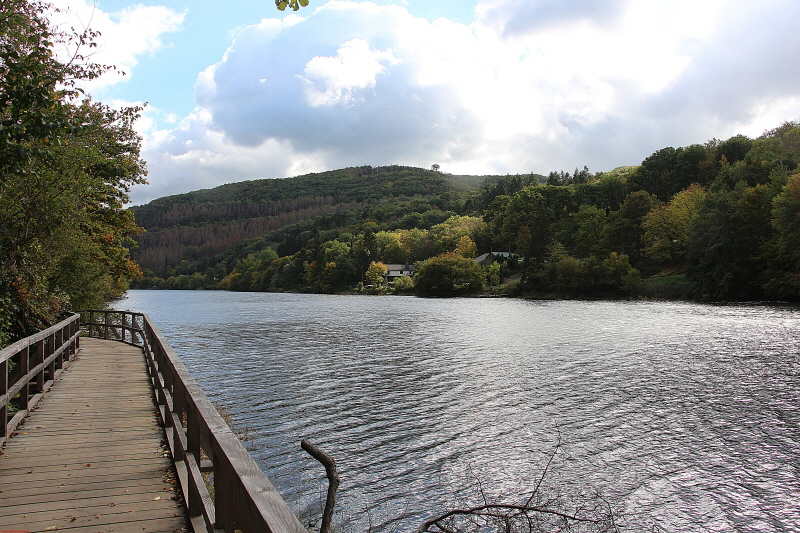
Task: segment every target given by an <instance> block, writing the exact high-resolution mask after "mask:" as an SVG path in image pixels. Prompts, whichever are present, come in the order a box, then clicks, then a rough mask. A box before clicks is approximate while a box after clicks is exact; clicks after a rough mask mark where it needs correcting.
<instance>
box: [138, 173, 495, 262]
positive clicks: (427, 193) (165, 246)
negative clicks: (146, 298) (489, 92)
mask: <svg viewBox="0 0 800 533" xmlns="http://www.w3.org/2000/svg"><path fill="white" fill-rule="evenodd" d="M482 178H483V177H481V179H480V180H479V179H477V178H476V177H472V176H459V177H453V176H447V175H445V174H441V173H439V172H435V171H432V170H425V169H421V168H413V167H404V166H387V167H371V166H363V167H354V168H345V169H341V170H333V171H329V172H321V173H314V174H307V175H304V176H298V177H294V178H286V179H263V180H254V181H243V182H239V183H231V184H226V185H221V186H219V187H215V188H213V189H205V190H199V191H194V192H189V193H185V194H178V195H174V196H166V197H163V198H159V199H156V200H153V201H152V202H150V203H148V204H146V205H142V206H136V207H132V208H131V210H132V211H133V212H134V214H135V216H136V221H137V223H138V224H139V225H140V226H142V227H144V228H145V229H146V230H147V231H146V232H145V233H143V234H142V235H140V236H139V237H138V238H137V240H138V250H135V251H134V257H135V258H136V260H137V261H138V263H139V264H140V266H141V267H142V269H144V270H145V271H146V272H147V271H150V272H152V274H155V275H156V276H158V277H168V276H170V275H172V273H173V269H174V268H175V267H178V266H180V265H182V266H183V268H182V271H183V270H186V271H189V272H194V271H197V269H198V268H199V267H200V265H198V264H197V263H198V261H199V262H200V264H205V262H206V261H203V260H204V259H208V258H210V257H213V256H217V255H219V254H222V253H224V252H226V251H229V250H231V248H233V247H234V246H236V245H237V244H239V243H240V242H242V241H244V240H246V239H251V238H254V237H258V236H262V235H264V234H266V233H269V232H272V231H275V230H278V229H280V228H282V227H284V226H286V225H289V224H294V223H298V222H301V221H305V220H309V219H315V218H318V217H322V216H325V215H334V214H336V213H345V212H349V211H352V210H354V209H358V208H361V209H362V210H363V208H367V207H370V206H371V208H372V209H371V210H372V211H374V209H375V208H376V207H380V206H382V208H383V210H385V211H386V212H385V213H383V214H381V213H377V214H376V213H372V214H370V215H366V216H369V217H371V218H374V217H376V216H377V217H378V218H380V217H381V216H383V217H384V218H392V217H394V218H399V217H402V216H405V215H407V214H408V213H409V212H412V213H417V214H420V215H421V214H423V213H425V212H427V211H434V212H435V211H439V212H445V211H448V216H449V215H452V214H454V212H449V208H451V207H452V204H453V201H454V198H455V197H456V196H457V194H458V193H457V191H463V190H464V189H469V188H473V187H474V186H475V184H477V183H479V181H483V179H482ZM412 200H413V201H412ZM399 204H402V205H399ZM411 204H413V205H411ZM392 206H393V207H392ZM434 218H435V219H436V220H435V221H434V222H441V220H440V219H442V220H443V218H442V217H441V216H435V217H434ZM444 218H446V216H445V217H444ZM187 263H191V265H190V264H187Z"/></svg>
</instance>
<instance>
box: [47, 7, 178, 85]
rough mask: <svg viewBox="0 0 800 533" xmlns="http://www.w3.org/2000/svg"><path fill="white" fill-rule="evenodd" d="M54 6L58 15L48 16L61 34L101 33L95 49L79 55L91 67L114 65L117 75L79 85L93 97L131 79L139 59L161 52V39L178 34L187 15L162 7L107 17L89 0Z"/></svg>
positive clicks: (69, 51) (131, 9)
mask: <svg viewBox="0 0 800 533" xmlns="http://www.w3.org/2000/svg"><path fill="white" fill-rule="evenodd" d="M53 5H54V6H55V7H57V8H58V9H59V11H58V12H56V13H53V14H52V15H51V17H50V18H51V22H52V23H53V24H54V25H56V26H57V27H59V28H61V29H62V30H64V31H69V30H70V29H73V30H74V31H76V32H78V33H80V32H83V31H84V30H86V29H91V30H93V31H98V32H100V35H99V36H98V37H97V38H96V39H95V43H96V44H97V47H96V48H93V49H84V50H80V51H79V52H80V53H82V54H89V56H90V60H91V61H92V62H94V63H98V64H102V65H114V66H115V67H116V69H117V71H116V73H114V72H110V73H107V74H105V75H103V76H100V77H99V78H96V79H94V80H91V81H85V82H83V83H82V86H83V87H84V88H85V89H88V90H89V91H90V92H92V93H95V94H97V93H100V92H101V91H102V90H103V89H104V88H107V87H108V86H110V85H114V84H116V83H119V82H121V81H123V80H125V79H126V77H127V76H130V75H131V73H132V72H133V69H134V67H135V66H136V65H137V64H138V62H139V58H140V57H141V56H142V55H144V54H152V53H155V52H156V51H158V50H159V49H161V48H163V47H164V46H165V44H164V42H163V35H164V34H165V33H170V32H176V31H178V30H180V29H181V26H182V24H183V20H184V17H185V15H186V13H185V12H183V13H179V12H177V11H175V10H173V9H170V8H167V7H164V6H144V5H136V6H132V7H127V8H125V9H123V10H121V11H119V12H116V13H106V12H104V11H102V10H101V9H99V8H97V6H96V5H95V3H94V2H91V1H89V0H54V1H53ZM59 53H60V54H61V55H62V56H65V57H70V56H71V55H72V54H74V53H75V50H74V49H64V50H60V51H59ZM120 74H124V75H125V76H122V75H120Z"/></svg>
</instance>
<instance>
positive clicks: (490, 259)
mask: <svg viewBox="0 0 800 533" xmlns="http://www.w3.org/2000/svg"><path fill="white" fill-rule="evenodd" d="M497 257H502V258H503V259H508V258H509V257H511V252H486V253H485V254H481V255H479V256H478V257H476V258H475V261H476V262H477V263H478V264H479V265H483V266H487V265H491V264H492V263H494V261H495V258H497Z"/></svg>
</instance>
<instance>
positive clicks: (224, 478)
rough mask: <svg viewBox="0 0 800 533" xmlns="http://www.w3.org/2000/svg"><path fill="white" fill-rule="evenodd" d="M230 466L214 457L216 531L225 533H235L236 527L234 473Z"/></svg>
mask: <svg viewBox="0 0 800 533" xmlns="http://www.w3.org/2000/svg"><path fill="white" fill-rule="evenodd" d="M228 468H229V465H228V463H227V462H226V461H223V460H222V459H220V458H218V457H217V456H216V454H215V455H214V514H215V517H216V521H215V523H214V528H215V529H221V530H223V531H225V533H234V532H235V531H236V525H235V523H234V518H235V516H234V512H233V510H234V509H235V502H234V501H233V479H232V477H231V476H232V473H231V472H230V471H229V470H228Z"/></svg>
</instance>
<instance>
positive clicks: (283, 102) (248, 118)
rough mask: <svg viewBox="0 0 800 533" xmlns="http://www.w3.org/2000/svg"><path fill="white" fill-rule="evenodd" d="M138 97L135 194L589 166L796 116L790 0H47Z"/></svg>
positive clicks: (799, 100)
mask: <svg viewBox="0 0 800 533" xmlns="http://www.w3.org/2000/svg"><path fill="white" fill-rule="evenodd" d="M54 4H55V5H56V6H58V7H59V9H60V10H61V12H60V13H56V14H53V15H52V17H51V21H52V22H53V23H54V24H57V25H58V26H60V27H64V28H68V27H75V28H82V27H87V26H88V27H91V28H92V29H95V30H98V31H100V32H101V36H100V37H99V38H98V39H97V44H98V46H97V48H96V49H94V50H93V54H94V55H93V56H92V59H93V60H94V61H96V62H98V63H102V64H112V65H115V66H116V67H117V71H116V72H114V73H109V74H106V75H104V76H102V77H101V78H99V79H97V80H93V81H91V82H87V83H86V85H85V88H86V90H87V91H88V92H89V93H90V94H91V95H92V97H93V98H94V99H95V100H100V101H102V102H105V103H107V104H109V105H112V106H124V105H141V104H143V103H147V106H146V108H145V110H144V111H143V113H142V117H141V119H140V120H139V121H138V122H137V125H136V128H137V131H138V132H139V134H140V135H141V136H142V154H141V155H142V157H143V159H145V160H146V161H147V167H148V181H149V184H148V185H137V186H134V188H133V190H132V193H131V196H132V203H133V204H142V203H146V202H148V201H150V200H152V199H155V198H158V197H161V196H166V195H170V194H178V193H181V192H187V191H192V190H197V189H204V188H209V187H214V186H217V185H220V184H222V183H230V182H236V181H243V180H251V179H260V178H285V177H291V176H297V175H301V174H305V173H309V172H321V171H325V170H332V169H338V168H343V167H348V166H361V165H373V166H379V165H390V164H401V165H411V166H417V167H423V168H430V167H431V165H433V164H438V165H440V169H441V171H443V172H449V173H453V174H476V175H485V174H503V175H504V174H517V173H520V174H527V173H531V172H534V173H539V174H545V175H546V174H547V173H549V172H550V171H551V170H567V171H571V170H573V169H574V168H576V167H579V168H583V166H584V165H586V166H588V167H589V170H591V171H592V172H596V171H609V170H612V169H614V168H616V167H619V166H626V165H638V164H640V163H641V161H642V160H643V159H644V158H646V157H647V156H649V155H650V154H652V153H653V152H654V151H656V150H658V149H660V148H663V147H666V146H675V147H678V146H688V145H690V144H693V143H704V142H706V141H708V140H710V139H712V138H718V139H727V138H729V137H731V136H733V135H737V134H745V135H748V136H751V137H757V136H758V135H761V134H762V133H763V132H764V131H765V130H768V129H772V128H775V127H777V126H779V125H780V124H781V123H783V122H785V121H787V120H799V119H800V60H798V58H800V32H798V31H797V29H796V28H797V23H798V22H800V3H798V2H796V0H764V1H762V2H752V1H743V0H687V1H684V0H605V1H602V2H601V1H596V0H373V1H353V0H329V1H324V0H310V3H309V6H308V7H306V8H301V9H300V11H298V12H291V10H288V9H287V10H286V11H285V12H280V11H278V10H277V9H276V8H275V5H274V2H273V1H272V0H260V1H250V0H237V1H233V0H191V1H189V0H163V1H159V0H153V1H148V0H144V1H142V2H130V1H127V0H97V1H96V2H93V1H91V0H55V1H54Z"/></svg>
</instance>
